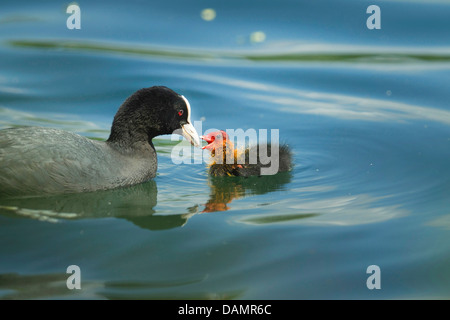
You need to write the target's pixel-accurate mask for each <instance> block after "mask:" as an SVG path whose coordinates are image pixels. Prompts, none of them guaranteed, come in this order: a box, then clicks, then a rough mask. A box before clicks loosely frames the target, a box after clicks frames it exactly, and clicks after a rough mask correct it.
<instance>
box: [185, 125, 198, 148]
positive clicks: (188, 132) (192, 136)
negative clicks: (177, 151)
mask: <svg viewBox="0 0 450 320" xmlns="http://www.w3.org/2000/svg"><path fill="white" fill-rule="evenodd" d="M181 129H182V130H183V137H185V138H186V139H187V140H188V141H189V142H190V143H191V144H192V145H194V147H199V146H200V138H199V137H198V134H197V131H196V130H195V128H194V126H193V125H192V124H190V123H189V122H188V123H186V124H183V125H182V126H181Z"/></svg>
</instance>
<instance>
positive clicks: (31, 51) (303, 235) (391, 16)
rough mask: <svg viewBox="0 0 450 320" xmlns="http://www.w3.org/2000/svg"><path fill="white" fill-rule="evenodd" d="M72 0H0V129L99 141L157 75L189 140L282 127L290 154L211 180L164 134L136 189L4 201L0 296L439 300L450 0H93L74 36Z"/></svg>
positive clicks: (84, 5)
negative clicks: (178, 106) (52, 131)
mask: <svg viewBox="0 0 450 320" xmlns="http://www.w3.org/2000/svg"><path fill="white" fill-rule="evenodd" d="M68 4H69V3H59V4H58V3H56V2H52V1H48V2H47V1H39V2H36V1H21V2H20V3H18V2H17V1H8V0H4V1H2V4H1V5H0V127H1V128H6V127H12V126H18V125H39V126H48V127H54V128H60V129H64V130H68V131H73V132H77V133H79V134H82V135H85V136H88V137H90V138H95V139H106V138H107V137H108V134H109V129H110V125H111V121H112V118H113V116H114V114H115V112H116V111H117V109H118V107H119V105H120V104H121V103H122V102H123V101H124V100H125V99H126V98H127V97H128V96H129V95H130V94H132V93H133V92H134V91H136V90H137V89H139V88H142V87H148V86H152V85H166V86H168V87H170V88H172V89H174V90H175V91H177V92H179V93H180V94H183V95H184V96H186V97H187V98H188V99H189V101H190V104H191V107H192V120H193V121H197V129H198V130H199V134H202V133H204V132H205V131H206V130H208V129H212V128H218V129H238V128H241V129H243V130H248V129H256V130H258V129H268V130H271V129H279V133H280V140H281V141H283V142H285V143H288V144H289V145H290V147H291V149H292V150H293V154H294V162H295V166H294V169H293V170H292V171H291V172H289V173H285V174H279V175H276V176H274V177H263V178H251V179H233V178H229V179H228V178H226V179H220V180H215V179H211V178H210V177H208V174H207V167H206V161H207V159H208V155H207V154H204V155H202V154H201V153H200V154H199V153H198V152H199V151H197V154H196V157H197V158H195V159H197V160H199V159H200V161H194V159H192V161H191V162H192V163H190V164H189V163H183V164H174V163H173V161H172V158H171V153H172V151H173V149H174V147H175V146H177V145H178V143H179V141H172V139H171V137H170V136H162V137H159V138H157V139H155V146H156V148H157V151H158V155H159V167H158V175H157V177H156V178H155V179H154V180H152V181H149V182H148V183H145V184H142V185H139V186H134V187H131V188H125V189H119V190H111V191H102V192H94V193H84V194H74V195H59V196H57V195H55V196H49V197H38V198H26V199H19V200H18V199H3V200H1V201H0V244H1V245H0V297H1V298H3V299H31V298H34V299H128V298H131V299H174V298H176V299H404V298H406V299H419V298H425V299H434V298H437V299H448V298H449V296H450V273H449V272H448V270H450V250H449V249H450V245H449V243H450V241H449V240H450V215H449V214H450V210H449V208H450V168H449V160H450V108H449V104H448V102H449V101H450V90H449V89H448V88H449V84H450V35H449V30H450V21H449V19H448V17H449V16H450V3H449V2H448V1H437V0H436V1H429V0H422V1H420V0H417V1H400V0H398V1H393V0H391V1H387V0H386V1H376V3H375V2H372V1H370V2H369V1H359V0H358V1H356V0H354V1H336V0H322V1H292V0H291V1H290V0H283V1H277V2H275V1H257V2H243V1H225V2H224V1H208V2H205V1H199V0H197V1H180V0H178V1H174V0H170V1H131V0H129V1H123V2H120V1H108V2H107V3H106V2H100V1H86V2H79V3H78V4H79V6H80V9H81V29H79V30H76V29H74V30H69V29H68V28H67V27H66V20H67V19H68V17H69V16H70V15H69V14H67V13H66V7H67V5H68ZM371 4H376V5H378V6H379V7H380V9H381V29H379V30H376V29H375V30H369V29H368V28H367V27H366V20H367V18H368V17H369V16H370V14H367V13H366V9H367V7H368V6H369V5H371ZM208 8H211V9H213V10H214V12H215V18H214V19H212V20H210V21H207V20H205V19H203V18H202V15H201V13H202V11H203V10H204V9H208ZM199 157H200V158H199ZM70 265H78V266H79V267H80V272H81V289H80V290H76V289H74V290H69V289H68V288H67V286H66V280H67V278H68V277H69V276H70V275H69V274H67V273H66V269H67V267H68V266H70ZM370 265H377V266H379V268H380V273H379V278H378V280H379V281H380V283H381V288H380V289H372V290H370V289H369V288H368V287H367V284H366V281H367V279H368V278H369V276H370V275H371V274H368V273H367V272H366V270H367V268H368V267H369V266H370Z"/></svg>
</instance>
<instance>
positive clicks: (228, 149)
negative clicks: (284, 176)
mask: <svg viewBox="0 0 450 320" xmlns="http://www.w3.org/2000/svg"><path fill="white" fill-rule="evenodd" d="M201 138H202V139H203V140H205V141H206V142H207V143H208V144H207V145H206V146H204V147H203V148H202V149H208V150H211V157H212V158H213V161H212V163H210V165H209V174H210V175H211V176H216V177H217V176H242V177H249V176H261V175H273V174H276V173H278V172H284V171H289V170H290V169H291V167H292V153H291V151H290V149H289V147H288V146H287V145H285V144H283V145H271V144H258V145H254V146H251V147H249V148H246V149H244V150H237V149H236V148H235V147H234V144H233V142H232V141H231V140H230V139H229V136H228V134H227V133H226V132H225V131H222V130H220V131H215V132H212V133H210V134H207V135H204V136H202V137H201Z"/></svg>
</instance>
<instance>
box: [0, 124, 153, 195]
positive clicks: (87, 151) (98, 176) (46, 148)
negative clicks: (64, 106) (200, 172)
mask: <svg viewBox="0 0 450 320" xmlns="http://www.w3.org/2000/svg"><path fill="white" fill-rule="evenodd" d="M129 167H130V166H129V165H127V161H126V159H125V158H124V157H123V156H122V155H120V154H119V153H118V152H115V151H114V150H113V149H112V148H111V147H109V146H108V145H107V144H106V143H105V142H101V141H94V140H90V139H87V138H85V137H82V136H80V135H77V134H74V133H70V132H66V131H62V130H56V129H49V128H40V127H23V128H13V129H4V130H0V196H15V195H34V194H47V193H68V192H83V191H94V190H100V189H109V188H112V187H118V186H121V185H124V184H129V183H127V182H126V181H124V179H125V178H124V177H125V176H126V175H127V174H129V172H125V171H127V170H130V169H129ZM155 171H156V168H155ZM153 174H154V173H153ZM148 175H149V176H150V175H151V174H150V172H149V173H148ZM149 178H150V177H149ZM127 179H133V175H132V174H131V178H130V177H129V178H127Z"/></svg>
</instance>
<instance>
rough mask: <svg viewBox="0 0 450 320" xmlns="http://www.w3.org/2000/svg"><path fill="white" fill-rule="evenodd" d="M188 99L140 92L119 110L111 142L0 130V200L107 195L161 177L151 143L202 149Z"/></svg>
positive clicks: (160, 91) (162, 90)
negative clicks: (179, 141)
mask: <svg viewBox="0 0 450 320" xmlns="http://www.w3.org/2000/svg"><path fill="white" fill-rule="evenodd" d="M190 112H191V110H190V105H189V102H188V100H187V99H186V98H185V97H183V96H182V95H179V94H177V93H176V92H174V91H173V90H171V89H169V88H166V87H162V86H155V87H150V88H144V89H141V90H138V91H137V92H135V93H134V94H132V95H131V96H130V97H128V99H126V100H125V102H124V103H123V104H122V105H121V106H120V108H119V110H118V111H117V113H116V115H115V117H114V121H113V123H112V127H111V134H110V136H109V138H108V140H107V141H95V140H91V139H88V138H85V137H83V136H80V135H77V134H74V133H70V132H66V131H62V130H55V129H49V128H40V127H20V128H12V129H4V130H0V196H16V195H38V194H49V193H72V192H84V191H95V190H105V189H112V188H117V187H124V186H130V185H134V184H138V183H141V182H144V181H147V180H149V179H151V178H153V177H155V175H156V169H157V164H158V163H157V162H158V161H157V157H156V151H155V148H154V146H153V143H152V139H153V138H154V137H156V136H158V135H162V134H171V133H178V134H182V135H183V136H184V137H185V138H186V139H188V140H189V141H190V142H191V143H192V144H193V145H195V146H199V145H200V141H199V137H198V134H197V132H196V131H195V129H194V127H193V126H192V124H191V121H190Z"/></svg>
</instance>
